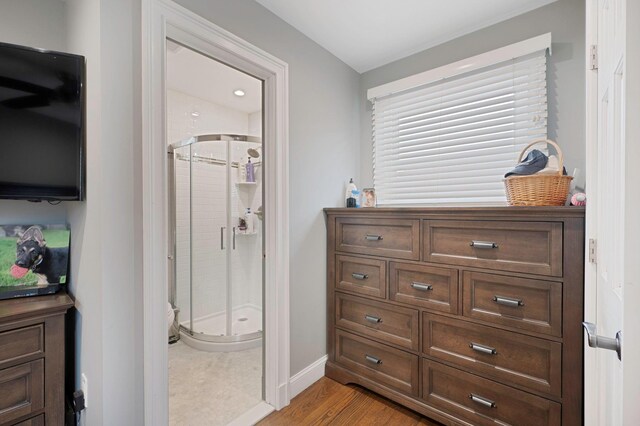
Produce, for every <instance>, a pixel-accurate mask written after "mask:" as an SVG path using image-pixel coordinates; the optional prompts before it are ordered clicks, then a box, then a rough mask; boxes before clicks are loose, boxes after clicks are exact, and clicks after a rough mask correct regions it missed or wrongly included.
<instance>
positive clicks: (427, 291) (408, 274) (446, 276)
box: [389, 262, 458, 314]
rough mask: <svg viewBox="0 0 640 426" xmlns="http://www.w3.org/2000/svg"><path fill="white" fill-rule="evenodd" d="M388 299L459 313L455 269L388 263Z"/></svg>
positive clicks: (456, 273)
mask: <svg viewBox="0 0 640 426" xmlns="http://www.w3.org/2000/svg"><path fill="white" fill-rule="evenodd" d="M389 299H391V300H395V301H396V302H402V303H407V304H410V305H415V306H419V307H421V308H425V309H432V310H435V311H441V312H448V313H451V314H457V313H458V270H457V269H447V268H435V267H432V266H424V265H414V264H410V263H398V262H389Z"/></svg>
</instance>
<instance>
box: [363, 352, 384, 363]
mask: <svg viewBox="0 0 640 426" xmlns="http://www.w3.org/2000/svg"><path fill="white" fill-rule="evenodd" d="M364 359H366V360H367V361H369V362H372V363H374V364H376V365H380V364H382V360H381V359H380V358H376V357H375V356H372V355H366V354H365V356H364Z"/></svg>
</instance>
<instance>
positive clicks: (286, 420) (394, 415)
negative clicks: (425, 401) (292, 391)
mask: <svg viewBox="0 0 640 426" xmlns="http://www.w3.org/2000/svg"><path fill="white" fill-rule="evenodd" d="M258 425H260V426H270V425H277V426H280V425H305V426H306V425H367V426H368V425H402V426H411V425H428V426H441V425H440V423H436V422H434V421H432V420H429V419H427V418H425V417H422V416H420V415H419V414H417V413H415V412H413V411H411V410H407V409H406V408H404V407H401V406H400V405H397V404H396V403H394V402H392V401H389V400H388V399H386V398H383V397H381V396H379V395H376V394H374V393H372V392H370V391H368V390H366V389H363V388H360V387H358V386H354V385H349V386H344V385H341V384H340V383H338V382H336V381H334V380H331V379H329V378H327V377H323V378H322V379H320V380H319V381H317V382H316V383H314V384H313V385H312V386H311V387H309V388H308V389H306V390H305V391H304V392H302V393H301V394H300V395H298V396H297V397H295V398H294V399H293V400H292V401H291V405H289V406H288V407H285V408H284V409H282V410H280V411H277V412H275V413H272V414H270V415H269V416H267V417H266V418H265V419H264V420H262V421H261V422H260V423H258Z"/></svg>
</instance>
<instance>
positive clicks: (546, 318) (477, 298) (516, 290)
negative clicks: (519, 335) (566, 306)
mask: <svg viewBox="0 0 640 426" xmlns="http://www.w3.org/2000/svg"><path fill="white" fill-rule="evenodd" d="M462 277H463V278H462V282H463V295H462V299H463V308H462V311H463V315H464V316H465V317H469V318H475V319H479V320H484V321H490V322H493V323H495V324H500V325H504V326H509V327H516V328H521V329H523V330H529V331H537V332H540V333H545V334H551V335H553V336H562V284H561V283H558V282H552V281H542V280H532V279H528V278H515V277H508V276H503V275H493V274H484V273H481V272H470V271H464V273H463V275H462ZM576 303H582V302H581V301H576Z"/></svg>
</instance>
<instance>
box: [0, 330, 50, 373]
mask: <svg viewBox="0 0 640 426" xmlns="http://www.w3.org/2000/svg"><path fill="white" fill-rule="evenodd" d="M43 352H44V324H36V325H32V326H29V327H23V328H18V329H14V330H9V331H4V332H2V333H0V368H3V367H4V366H5V365H6V364H9V363H11V362H15V361H19V360H20V359H21V358H26V357H28V356H32V355H38V354H41V353H43Z"/></svg>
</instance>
